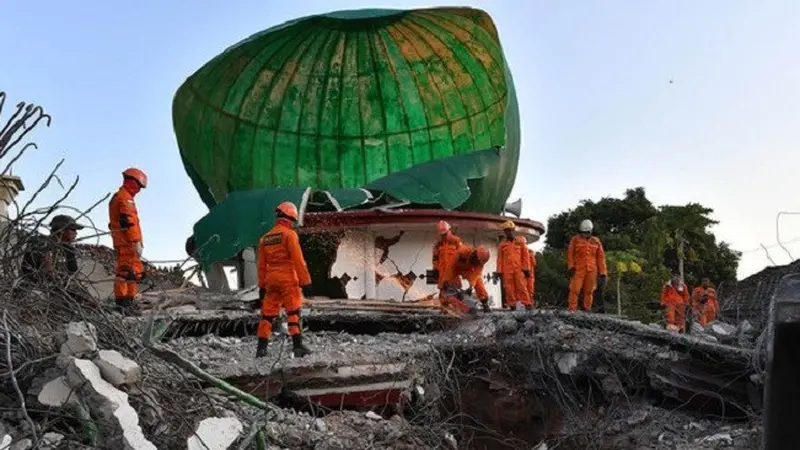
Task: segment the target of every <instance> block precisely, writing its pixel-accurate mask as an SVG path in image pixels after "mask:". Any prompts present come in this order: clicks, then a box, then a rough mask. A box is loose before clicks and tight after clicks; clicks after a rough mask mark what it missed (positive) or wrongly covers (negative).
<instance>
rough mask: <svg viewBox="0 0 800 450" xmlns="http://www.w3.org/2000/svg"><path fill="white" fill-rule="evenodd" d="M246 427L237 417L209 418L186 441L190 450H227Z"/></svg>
mask: <svg viewBox="0 0 800 450" xmlns="http://www.w3.org/2000/svg"><path fill="white" fill-rule="evenodd" d="M243 429H244V426H243V425H242V422H240V421H239V419H237V418H235V417H209V418H208V419H203V420H202V421H201V422H200V424H198V425H197V429H196V430H195V432H194V434H193V435H192V436H190V437H189V438H188V439H186V448H187V449H188V450H226V449H227V448H228V447H230V446H231V444H233V443H234V442H235V441H236V439H238V438H239V435H240V434H242V430H243Z"/></svg>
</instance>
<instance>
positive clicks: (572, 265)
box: [567, 236, 608, 311]
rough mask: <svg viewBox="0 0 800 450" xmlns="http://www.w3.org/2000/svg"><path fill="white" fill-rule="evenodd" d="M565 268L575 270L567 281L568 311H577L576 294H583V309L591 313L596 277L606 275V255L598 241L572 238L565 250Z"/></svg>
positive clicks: (591, 238)
mask: <svg viewBox="0 0 800 450" xmlns="http://www.w3.org/2000/svg"><path fill="white" fill-rule="evenodd" d="M567 268H568V269H575V275H574V276H573V277H572V279H571V280H570V281H569V297H568V298H567V306H568V307H569V310H570V311H576V310H577V309H578V294H579V293H580V292H583V309H584V310H585V311H591V309H592V303H593V301H594V291H595V289H597V276H598V275H608V269H607V268H606V253H605V251H604V250H603V243H602V242H600V239H598V238H597V237H595V236H589V237H588V238H586V237H583V236H573V237H572V240H570V241H569V248H568V249H567Z"/></svg>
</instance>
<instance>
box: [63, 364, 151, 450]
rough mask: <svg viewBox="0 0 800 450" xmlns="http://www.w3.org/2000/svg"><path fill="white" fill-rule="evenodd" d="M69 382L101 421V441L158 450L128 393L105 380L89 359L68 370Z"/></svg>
mask: <svg viewBox="0 0 800 450" xmlns="http://www.w3.org/2000/svg"><path fill="white" fill-rule="evenodd" d="M67 383H69V385H70V386H71V387H72V388H74V389H77V390H79V392H80V394H81V397H82V398H83V399H84V400H85V401H86V403H87V405H88V406H89V409H90V410H91V411H92V412H93V413H94V414H92V415H93V416H94V417H97V418H98V419H99V421H100V422H101V426H100V427H99V429H100V430H101V433H102V435H101V442H103V443H104V444H105V445H106V447H108V448H115V449H117V448H118V449H124V450H157V449H156V446H155V445H153V443H152V442H150V441H149V440H147V438H146V437H145V436H144V433H143V432H142V428H141V427H140V426H139V416H138V415H137V414H136V411H135V410H134V409H133V408H132V407H131V405H130V404H129V403H128V394H126V393H124V392H122V391H120V390H119V389H117V388H115V387H114V386H112V385H111V384H110V383H109V382H108V381H106V380H104V379H103V377H102V375H101V374H100V369H98V368H97V366H96V365H95V364H94V363H93V362H91V361H89V360H86V359H74V360H72V362H70V365H69V367H67Z"/></svg>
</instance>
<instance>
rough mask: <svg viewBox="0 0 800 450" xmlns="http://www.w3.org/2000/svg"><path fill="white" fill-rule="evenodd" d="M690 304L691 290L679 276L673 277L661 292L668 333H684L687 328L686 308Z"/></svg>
mask: <svg viewBox="0 0 800 450" xmlns="http://www.w3.org/2000/svg"><path fill="white" fill-rule="evenodd" d="M688 304H689V288H688V287H686V283H684V282H683V280H682V279H681V276H680V275H679V274H674V275H672V278H671V279H670V281H669V282H668V283H667V284H665V285H664V289H662V290H661V306H663V307H664V321H665V322H666V325H667V330H668V331H675V332H683V330H684V329H685V328H686V306H687V305H688Z"/></svg>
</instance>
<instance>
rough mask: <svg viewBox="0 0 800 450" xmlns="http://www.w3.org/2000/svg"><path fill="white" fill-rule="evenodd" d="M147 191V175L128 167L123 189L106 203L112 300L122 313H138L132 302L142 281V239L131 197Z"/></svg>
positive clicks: (134, 205)
mask: <svg viewBox="0 0 800 450" xmlns="http://www.w3.org/2000/svg"><path fill="white" fill-rule="evenodd" d="M145 188H147V175H145V173H144V172H142V171H141V170H139V169H136V168H133V167H131V168H130V169H127V170H125V171H124V172H122V186H121V187H120V188H119V190H118V191H117V192H116V193H115V194H114V195H113V196H111V201H110V202H109V204H108V216H109V224H108V229H109V231H111V239H112V242H113V244H114V253H115V255H116V259H117V262H116V269H115V274H114V275H115V281H114V297H115V300H116V303H117V307H119V308H120V309H121V310H122V311H123V312H124V313H129V314H134V315H136V314H138V313H137V312H136V304H135V303H134V300H135V299H136V296H137V295H138V293H139V286H138V283H139V281H141V280H142V279H143V278H145V272H144V265H143V264H142V253H143V252H144V240H143V238H142V228H141V225H140V224H139V212H138V210H137V209H136V203H135V202H134V201H133V198H134V197H135V196H136V194H138V193H139V191H141V190H142V189H145Z"/></svg>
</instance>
